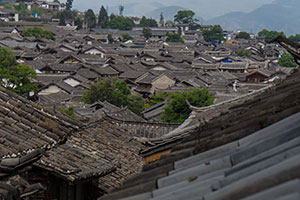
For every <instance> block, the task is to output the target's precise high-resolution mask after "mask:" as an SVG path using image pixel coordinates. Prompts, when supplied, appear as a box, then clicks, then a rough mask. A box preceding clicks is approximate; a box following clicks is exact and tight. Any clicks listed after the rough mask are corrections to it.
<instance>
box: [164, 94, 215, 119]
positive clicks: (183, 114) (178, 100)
mask: <svg viewBox="0 0 300 200" xmlns="http://www.w3.org/2000/svg"><path fill="white" fill-rule="evenodd" d="M214 99H215V97H214V95H213V94H212V93H210V92H208V90H207V89H204V88H203V89H190V90H188V91H185V92H183V93H179V92H176V93H171V94H170V95H169V97H168V102H167V106H166V107H165V108H164V112H163V117H162V120H163V122H168V123H182V122H184V120H186V119H187V118H188V117H189V115H190V113H191V110H190V108H189V106H188V104H187V102H186V101H188V102H189V103H190V104H191V105H193V106H197V107H203V106H209V105H211V104H213V102H214Z"/></svg>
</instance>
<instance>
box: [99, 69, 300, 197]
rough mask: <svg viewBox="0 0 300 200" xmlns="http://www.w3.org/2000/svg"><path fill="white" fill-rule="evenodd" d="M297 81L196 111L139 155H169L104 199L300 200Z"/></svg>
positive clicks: (290, 79)
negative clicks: (289, 199)
mask: <svg viewBox="0 0 300 200" xmlns="http://www.w3.org/2000/svg"><path fill="white" fill-rule="evenodd" d="M299 76H300V73H299V72H297V73H295V74H293V75H291V76H290V77H288V78H287V79H286V81H285V82H284V83H283V84H280V85H276V86H273V87H272V86H269V87H267V88H264V89H261V90H259V91H257V92H255V93H252V94H247V95H244V96H242V97H237V98H235V99H232V100H229V101H227V102H223V103H220V104H217V105H214V106H209V107H206V108H193V107H192V109H193V110H194V111H193V113H192V114H191V116H190V118H189V119H188V120H186V121H185V122H184V123H183V124H182V125H181V126H179V128H177V129H175V130H174V131H171V132H170V133H169V134H167V135H164V136H163V137H162V138H160V139H152V140H150V142H151V143H154V144H155V145H154V146H153V147H150V148H149V149H148V150H146V151H143V152H142V154H143V155H144V156H145V157H147V156H151V155H154V154H155V153H159V152H164V151H167V150H170V151H171V153H169V154H167V155H164V156H161V157H160V159H159V160H157V161H156V162H152V163H151V164H148V165H146V166H144V168H143V172H142V173H141V174H139V175H138V176H136V177H134V178H132V179H129V180H128V181H127V182H126V183H125V184H124V186H122V187H121V188H120V189H119V190H117V191H115V192H113V193H111V194H109V195H107V196H104V197H102V198H100V199H101V200H109V199H124V200H125V199H127V200H129V199H132V200H133V199H164V200H165V199H199V198H200V199H204V200H220V199H223V200H231V199H242V198H247V199H286V195H290V196H291V195H292V197H294V198H292V199H298V198H299V180H298V179H299V172H298V171H299V170H300V160H299V159H300V157H299V156H300V150H299V137H300V134H299V128H300V126H299V123H298V121H299V119H300V113H299V111H300V107H299V96H300V93H299V90H298V88H299V85H300V80H299ZM287 99H289V100H288V101H286V100H287ZM283 102H284V103H283ZM152 145H153V144H152ZM150 146H151V145H150ZM288 187H290V189H291V190H288V191H291V192H288V193H287V189H286V188H288ZM292 188H293V189H292ZM275 191H276V193H274V192H275ZM274 195H275V196H274Z"/></svg>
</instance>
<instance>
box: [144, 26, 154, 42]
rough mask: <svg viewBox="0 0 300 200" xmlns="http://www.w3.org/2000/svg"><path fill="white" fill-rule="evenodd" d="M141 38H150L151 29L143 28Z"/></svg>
mask: <svg viewBox="0 0 300 200" xmlns="http://www.w3.org/2000/svg"><path fill="white" fill-rule="evenodd" d="M143 36H144V37H145V38H146V39H147V40H148V39H149V38H150V37H151V36H152V30H151V28H143Z"/></svg>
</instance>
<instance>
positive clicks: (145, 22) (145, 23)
mask: <svg viewBox="0 0 300 200" xmlns="http://www.w3.org/2000/svg"><path fill="white" fill-rule="evenodd" d="M139 27H158V25H157V22H156V20H155V19H152V18H146V17H145V16H143V17H142V19H141V21H140V23H139Z"/></svg>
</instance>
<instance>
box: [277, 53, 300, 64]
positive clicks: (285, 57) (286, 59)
mask: <svg viewBox="0 0 300 200" xmlns="http://www.w3.org/2000/svg"><path fill="white" fill-rule="evenodd" d="M278 65H280V66H283V67H297V66H298V65H297V63H296V62H295V60H294V57H293V56H292V55H291V54H289V53H288V52H283V54H282V55H281V57H280V58H279V61H278Z"/></svg>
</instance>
